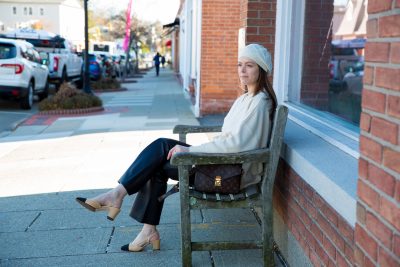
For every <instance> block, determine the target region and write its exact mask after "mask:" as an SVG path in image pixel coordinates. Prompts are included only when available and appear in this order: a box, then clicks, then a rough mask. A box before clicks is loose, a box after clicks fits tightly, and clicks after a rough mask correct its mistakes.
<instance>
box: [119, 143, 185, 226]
mask: <svg viewBox="0 0 400 267" xmlns="http://www.w3.org/2000/svg"><path fill="white" fill-rule="evenodd" d="M175 145H182V146H189V145H188V144H185V143H182V142H179V141H176V140H172V139H167V138H160V139H157V140H155V141H154V142H153V143H151V144H150V145H148V146H147V147H146V148H145V149H143V151H142V152H141V153H140V154H139V156H138V157H137V158H136V160H135V161H134V162H133V163H132V164H131V166H130V167H129V168H128V169H127V170H126V172H125V173H124V174H123V175H122V177H121V178H120V179H119V181H118V182H119V183H120V184H122V185H123V186H124V187H125V189H126V191H127V192H128V194H129V195H132V194H135V193H138V194H137V196H136V199H135V202H134V204H133V206H132V210H131V213H130V216H131V217H132V218H134V219H135V220H137V221H138V222H140V223H146V224H151V225H158V224H159V223H160V217H161V212H162V208H163V205H164V201H162V202H159V201H158V197H159V196H161V195H163V194H165V192H166V191H167V181H168V178H171V179H176V180H177V179H178V169H177V168H176V167H175V166H171V165H170V164H169V161H168V160H167V155H168V152H169V150H170V149H171V148H173V147H174V146H175Z"/></svg>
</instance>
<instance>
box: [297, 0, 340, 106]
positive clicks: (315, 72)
mask: <svg viewBox="0 0 400 267" xmlns="http://www.w3.org/2000/svg"><path fill="white" fill-rule="evenodd" d="M305 9H306V11H305V21H304V54H303V77H302V84H301V95H300V101H301V102H302V103H304V104H307V105H310V106H313V107H316V108H318V109H326V107H328V84H329V70H328V64H329V58H330V54H331V52H330V49H331V47H330V43H331V35H332V34H331V32H330V26H331V21H332V16H333V0H329V1H322V0H307V1H306V7H305Z"/></svg>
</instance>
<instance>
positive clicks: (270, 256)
mask: <svg viewBox="0 0 400 267" xmlns="http://www.w3.org/2000/svg"><path fill="white" fill-rule="evenodd" d="M262 209H263V212H262V225H261V228H262V240H263V260H264V266H265V267H274V266H275V261H274V251H273V229H272V226H273V221H272V214H273V213H272V212H273V210H272V192H271V196H267V197H265V196H264V200H263V207H262Z"/></svg>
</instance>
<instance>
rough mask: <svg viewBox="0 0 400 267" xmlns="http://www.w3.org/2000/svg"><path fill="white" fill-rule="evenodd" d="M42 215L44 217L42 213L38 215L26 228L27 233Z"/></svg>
mask: <svg viewBox="0 0 400 267" xmlns="http://www.w3.org/2000/svg"><path fill="white" fill-rule="evenodd" d="M40 215H42V212H41V211H40V212H39V213H38V215H36V217H35V218H34V219H33V220H32V222H31V223H30V224H29V225H28V227H26V229H25V232H28V230H29V228H31V226H32V225H33V224H34V223H35V222H36V220H37V219H38V218H39V217H40Z"/></svg>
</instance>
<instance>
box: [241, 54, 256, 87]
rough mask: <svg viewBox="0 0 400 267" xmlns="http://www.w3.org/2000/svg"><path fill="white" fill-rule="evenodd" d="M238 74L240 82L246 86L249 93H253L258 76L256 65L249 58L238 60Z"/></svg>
mask: <svg viewBox="0 0 400 267" xmlns="http://www.w3.org/2000/svg"><path fill="white" fill-rule="evenodd" d="M238 73H239V79H240V82H241V83H242V84H244V85H246V86H247V90H248V91H249V92H254V91H255V89H256V86H257V80H258V76H259V75H260V70H259V67H258V65H257V63H256V62H254V61H253V60H251V59H249V58H245V57H242V58H239V63H238Z"/></svg>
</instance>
